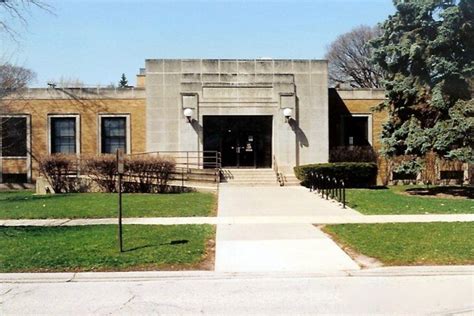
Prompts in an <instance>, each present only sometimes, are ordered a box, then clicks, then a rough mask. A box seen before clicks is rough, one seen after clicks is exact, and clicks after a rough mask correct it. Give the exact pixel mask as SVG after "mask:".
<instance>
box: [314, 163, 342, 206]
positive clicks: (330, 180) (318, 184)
mask: <svg viewBox="0 0 474 316" xmlns="http://www.w3.org/2000/svg"><path fill="white" fill-rule="evenodd" d="M308 181H309V190H310V192H314V191H315V192H317V193H319V194H320V195H321V196H322V197H323V198H325V199H326V200H329V199H333V200H336V201H338V202H339V203H341V204H342V208H346V185H345V183H344V180H342V179H337V178H336V177H329V176H325V175H323V174H320V173H317V172H315V171H311V172H310V173H309V175H308Z"/></svg>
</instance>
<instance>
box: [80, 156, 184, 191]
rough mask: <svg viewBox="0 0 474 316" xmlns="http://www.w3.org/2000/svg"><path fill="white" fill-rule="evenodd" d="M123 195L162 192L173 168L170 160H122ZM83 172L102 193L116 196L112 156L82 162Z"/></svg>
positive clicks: (144, 158)
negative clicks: (111, 193)
mask: <svg viewBox="0 0 474 316" xmlns="http://www.w3.org/2000/svg"><path fill="white" fill-rule="evenodd" d="M124 163H125V166H124V169H125V170H124V171H125V175H124V177H123V180H124V181H123V183H122V185H123V188H122V189H123V191H125V192H140V193H150V192H160V193H161V192H165V191H166V190H167V189H168V181H169V179H170V177H171V174H172V172H173V171H174V168H175V163H174V161H173V160H171V159H168V158H164V157H160V156H144V157H134V156H132V157H128V158H126V159H125V162H124ZM84 171H85V172H86V173H87V174H88V175H89V177H90V178H91V179H92V181H94V182H95V183H97V185H98V186H99V187H100V188H101V189H102V190H104V191H105V192H117V180H118V175H117V161H116V157H115V156H114V155H103V156H98V157H91V158H88V159H85V160H84Z"/></svg>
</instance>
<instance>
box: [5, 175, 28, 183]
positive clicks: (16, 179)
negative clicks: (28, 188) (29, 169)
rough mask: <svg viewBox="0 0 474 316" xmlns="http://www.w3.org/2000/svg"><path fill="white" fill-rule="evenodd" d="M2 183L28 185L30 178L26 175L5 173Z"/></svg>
mask: <svg viewBox="0 0 474 316" xmlns="http://www.w3.org/2000/svg"><path fill="white" fill-rule="evenodd" d="M2 181H3V182H2V183H26V182H28V178H27V175H26V173H4V174H2Z"/></svg>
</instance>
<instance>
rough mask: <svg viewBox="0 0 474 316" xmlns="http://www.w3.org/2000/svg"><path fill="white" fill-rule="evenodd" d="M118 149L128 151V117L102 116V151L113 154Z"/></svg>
mask: <svg viewBox="0 0 474 316" xmlns="http://www.w3.org/2000/svg"><path fill="white" fill-rule="evenodd" d="M117 149H123V151H124V152H127V150H128V148H127V117H125V116H103V117H101V153H104V154H112V153H115V152H116V151H117Z"/></svg>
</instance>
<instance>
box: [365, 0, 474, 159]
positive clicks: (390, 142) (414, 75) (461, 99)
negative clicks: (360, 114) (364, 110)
mask: <svg viewBox="0 0 474 316" xmlns="http://www.w3.org/2000/svg"><path fill="white" fill-rule="evenodd" d="M394 5H395V7H396V13H395V14H394V15H392V16H389V18H388V19H387V20H386V21H385V22H384V23H383V24H382V26H381V28H382V32H383V33H382V35H381V36H380V37H378V38H377V39H375V40H374V41H372V46H373V48H374V52H373V54H374V55H373V56H374V57H373V60H374V62H376V63H377V64H378V65H379V66H380V67H381V68H382V69H383V70H384V71H385V72H386V78H385V89H386V91H387V101H386V102H385V103H384V104H383V105H382V108H386V109H388V112H389V120H388V122H387V123H386V124H385V125H384V127H383V132H382V144H383V148H382V153H383V154H385V155H386V156H392V157H393V156H398V155H414V156H417V157H423V156H424V155H425V154H426V153H428V152H434V153H436V154H437V155H438V156H440V157H445V158H452V159H458V160H461V161H465V162H473V161H474V154H473V146H474V102H473V100H472V97H471V93H472V87H470V80H471V79H472V78H473V75H474V1H472V0H394Z"/></svg>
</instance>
